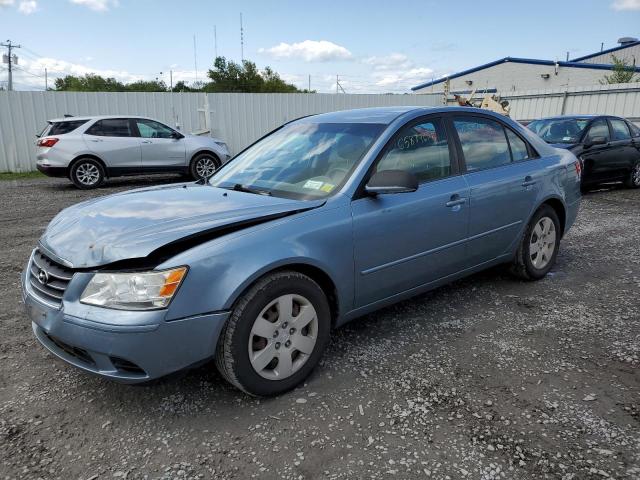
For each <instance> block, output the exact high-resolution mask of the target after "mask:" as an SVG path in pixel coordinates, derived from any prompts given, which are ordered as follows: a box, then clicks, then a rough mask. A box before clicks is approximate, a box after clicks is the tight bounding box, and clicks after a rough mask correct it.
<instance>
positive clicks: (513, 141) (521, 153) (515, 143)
mask: <svg viewBox="0 0 640 480" xmlns="http://www.w3.org/2000/svg"><path fill="white" fill-rule="evenodd" d="M505 132H507V138H508V139H509V146H510V147H511V158H512V160H513V161H514V162H520V161H522V160H528V159H529V158H531V157H530V156H529V149H528V148H527V144H526V143H525V141H524V140H522V139H521V138H520V137H519V136H518V135H516V134H515V133H513V132H512V131H511V130H509V129H508V128H505Z"/></svg>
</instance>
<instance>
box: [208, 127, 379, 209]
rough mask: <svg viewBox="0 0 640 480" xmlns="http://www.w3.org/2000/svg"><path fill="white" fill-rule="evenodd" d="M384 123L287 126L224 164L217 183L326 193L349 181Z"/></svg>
mask: <svg viewBox="0 0 640 480" xmlns="http://www.w3.org/2000/svg"><path fill="white" fill-rule="evenodd" d="M384 128H385V125H380V124H374V123H306V122H304V123H303V122H296V123H293V124H290V125H286V126H284V127H282V128H281V129H279V130H277V131H275V132H273V133H272V134H271V135H268V136H267V137H265V138H263V139H262V140H260V141H258V142H257V143H256V144H254V145H252V146H251V147H249V148H248V149H247V150H245V151H244V152H242V153H240V154H239V155H238V156H236V157H235V158H234V160H233V161H232V162H229V163H227V164H226V165H224V166H223V167H222V168H220V169H219V170H218V171H217V172H216V173H215V174H214V175H213V177H212V178H211V180H210V183H211V185H214V186H216V187H220V188H228V189H236V190H244V191H252V192H255V193H262V194H268V195H274V196H282V197H288V198H297V199H303V200H304V199H316V198H322V197H326V196H328V195H329V194H331V193H332V192H334V191H336V189H337V188H339V187H340V186H341V185H342V184H343V183H344V182H346V180H347V178H348V176H349V175H350V173H351V171H352V170H353V169H354V168H355V166H356V165H357V164H358V162H359V161H360V159H361V158H362V157H363V156H364V154H365V153H366V152H367V151H368V150H369V148H370V147H371V145H372V144H373V142H374V141H375V139H376V138H377V137H378V135H380V133H381V132H382V131H383V130H384Z"/></svg>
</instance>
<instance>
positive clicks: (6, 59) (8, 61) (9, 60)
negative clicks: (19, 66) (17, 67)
mask: <svg viewBox="0 0 640 480" xmlns="http://www.w3.org/2000/svg"><path fill="white" fill-rule="evenodd" d="M0 46H2V47H7V55H6V56H5V55H3V58H2V60H3V61H2V63H6V64H8V66H9V67H8V68H9V82H8V84H7V90H9V91H11V90H13V64H14V63H17V62H18V57H17V56H15V55H12V54H11V50H13V49H14V48H20V47H21V46H20V45H14V44H13V43H11V40H7V43H0Z"/></svg>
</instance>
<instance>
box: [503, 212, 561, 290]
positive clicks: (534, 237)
mask: <svg viewBox="0 0 640 480" xmlns="http://www.w3.org/2000/svg"><path fill="white" fill-rule="evenodd" d="M559 246H560V220H558V215H557V214H556V211H555V210H554V209H553V208H551V207H550V206H549V205H543V206H542V207H541V208H540V209H538V211H537V212H536V213H535V215H534V216H533V218H532V219H531V221H530V222H529V225H527V228H526V230H525V232H524V235H523V237H522V240H521V241H520V246H519V247H518V251H517V252H516V258H515V260H514V261H513V265H512V267H511V271H512V273H514V274H515V275H516V276H518V277H520V278H522V279H524V280H540V279H541V278H543V277H544V276H545V275H546V274H547V273H549V271H550V270H551V268H552V267H553V265H554V264H555V262H556V257H557V255H558V247H559Z"/></svg>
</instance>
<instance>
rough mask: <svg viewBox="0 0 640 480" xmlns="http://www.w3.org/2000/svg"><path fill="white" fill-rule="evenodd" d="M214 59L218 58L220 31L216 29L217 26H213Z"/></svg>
mask: <svg viewBox="0 0 640 480" xmlns="http://www.w3.org/2000/svg"><path fill="white" fill-rule="evenodd" d="M213 54H214V57H213V60H214V61H215V59H216V58H218V32H217V31H216V26H215V25H214V26H213Z"/></svg>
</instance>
